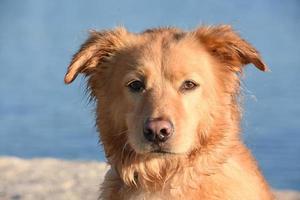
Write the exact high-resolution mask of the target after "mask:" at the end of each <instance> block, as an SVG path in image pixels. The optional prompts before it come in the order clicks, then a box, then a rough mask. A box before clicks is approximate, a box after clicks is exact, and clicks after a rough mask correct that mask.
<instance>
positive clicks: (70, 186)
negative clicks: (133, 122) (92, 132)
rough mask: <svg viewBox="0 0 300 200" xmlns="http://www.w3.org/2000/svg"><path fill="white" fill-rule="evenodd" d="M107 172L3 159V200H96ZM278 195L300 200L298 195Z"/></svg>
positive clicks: (87, 164)
mask: <svg viewBox="0 0 300 200" xmlns="http://www.w3.org/2000/svg"><path fill="white" fill-rule="evenodd" d="M107 169H108V166H107V165H106V164H105V163H100V162H96V161H65V160H58V159H52V158H41V159H30V160H26V159H20V158H16V157H0V200H19V199H20V200H21V199H22V200H48V199H49V200H50V199H51V200H77V199H81V200H82V199H84V200H96V199H97V197H98V193H99V186H100V183H101V182H102V181H103V176H104V174H105V172H106V171H107ZM275 194H276V196H277V198H278V199H279V200H300V192H296V191H275Z"/></svg>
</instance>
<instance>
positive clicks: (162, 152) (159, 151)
mask: <svg viewBox="0 0 300 200" xmlns="http://www.w3.org/2000/svg"><path fill="white" fill-rule="evenodd" d="M150 153H158V154H174V153H173V152H170V151H165V150H162V149H156V150H153V151H151V152H150Z"/></svg>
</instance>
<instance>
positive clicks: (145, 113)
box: [65, 25, 273, 200]
mask: <svg viewBox="0 0 300 200" xmlns="http://www.w3.org/2000/svg"><path fill="white" fill-rule="evenodd" d="M249 63H252V64H254V65H255V66H256V67H257V68H259V69H260V70H262V71H266V70H267V67H266V65H265V64H264V63H263V61H262V60H261V57H260V55H259V53H258V52H257V51H256V50H255V49H254V48H253V47H252V46H251V45H250V44H249V43H248V42H246V41H245V40H243V39H242V38H241V37H240V36H239V35H238V34H237V33H235V32H234V31H233V30H232V28H231V27H230V26H227V25H221V26H202V27H199V28H197V29H196V30H194V31H191V32H185V31H182V30H180V29H177V28H157V29H149V30H146V31H144V32H142V33H138V34H137V33H130V32H128V31H127V30H126V29H125V28H122V27H121V28H116V29H114V30H107V31H101V32H92V33H91V35H90V38H89V39H88V40H87V41H86V42H85V43H84V44H83V45H82V47H81V49H80V50H79V52H78V53H77V54H75V56H74V58H73V60H72V62H71V64H70V66H69V68H68V72H67V74H66V76H65V82H66V83H71V82H72V81H73V80H74V79H75V78H76V76H77V75H78V74H79V73H83V74H84V75H85V76H87V80H88V88H89V91H90V92H91V97H92V98H94V99H95V101H96V104H97V108H96V117H97V119H96V124H97V127H98V129H99V132H100V139H101V141H102V143H103V146H104V150H105V154H106V157H107V160H108V163H109V164H110V165H111V170H110V171H109V172H108V173H107V175H106V177H105V181H104V183H103V185H102V188H101V191H102V192H101V196H100V198H101V199H111V200H113V199H115V200H119V199H175V200H176V199H191V200H192V199H203V200H220V199H222V200H242V199H243V200H248V199H249V200H250V199H253V200H257V199H273V195H272V194H271V192H270V189H269V187H268V185H267V183H266V181H265V180H264V178H263V176H262V175H261V173H260V171H259V169H258V167H257V165H256V162H255V160H254V158H253V157H252V155H251V153H250V152H249V150H248V149H247V148H246V147H245V145H244V144H243V142H242V141H241V139H240V134H239V132H240V109H239V89H240V80H239V78H240V74H241V72H242V70H243V66H244V65H246V64H249ZM132 80H140V81H142V82H143V83H144V84H145V88H144V90H143V91H142V92H138V93H137V92H132V91H130V89H129V88H128V83H129V82H130V81H132ZM185 80H192V81H194V82H196V83H197V87H196V88H195V89H192V90H188V91H186V90H183V89H182V83H183V82H184V81H185ZM148 117H152V118H164V119H168V120H170V121H172V123H173V124H174V130H175V133H174V135H173V136H172V137H171V138H170V139H169V140H168V141H167V142H166V143H164V144H163V147H162V148H163V149H164V151H165V153H154V152H153V151H152V150H153V149H152V148H153V147H152V145H151V144H150V143H149V142H148V141H146V140H145V139H144V138H143V134H142V132H143V123H144V121H145V119H146V118H148Z"/></svg>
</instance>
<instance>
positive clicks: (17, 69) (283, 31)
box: [0, 0, 300, 190]
mask: <svg viewBox="0 0 300 200" xmlns="http://www.w3.org/2000/svg"><path fill="white" fill-rule="evenodd" d="M220 23H228V24H231V25H233V26H234V28H235V29H237V30H239V32H240V34H241V35H242V36H243V37H244V38H246V39H247V40H249V41H250V42H251V43H252V44H253V45H254V46H255V47H257V49H259V50H260V52H261V54H262V56H263V58H264V60H265V62H266V63H267V64H268V65H269V67H270V69H271V70H272V72H271V73H262V72H260V71H258V70H256V69H255V68H254V67H253V66H249V67H248V68H247V70H246V71H245V78H244V88H245V89H244V92H245V112H244V120H243V136H244V138H245V141H246V143H247V145H248V146H249V147H250V148H251V150H252V151H253V153H254V155H255V156H256V158H257V160H258V162H259V164H260V166H261V168H262V170H263V172H264V174H265V176H266V178H267V180H268V181H269V182H270V183H271V185H272V186H273V187H275V188H281V189H296V190H300V66H299V65H300V39H299V38H300V1H297V0H289V1H279V0H264V1H262V0H252V1H238V0H236V1H219V0H205V1H197V0H187V1H180V0H172V1H171V0H169V1H160V0H151V1H137V0H136V1H134V0H126V1H116V0H110V1H99V0H91V1H80V0H66V1H59V0H53V1H47V0H24V1H14V0H0V27H1V28H0V155H2V156H7V155H10V156H19V157H23V158H33V157H56V158H63V159H80V160H104V157H103V152H102V150H101V147H100V145H99V144H98V138H97V133H96V130H95V128H94V127H93V126H94V121H93V120H94V119H93V112H92V108H93V105H89V104H88V101H87V98H86V97H85V94H84V81H83V80H82V79H81V80H80V78H79V79H77V80H76V81H75V82H74V83H73V84H71V85H70V86H65V85H64V83H63V76H64V73H65V71H66V67H67V65H68V64H69V61H70V59H71V56H72V54H73V53H75V51H76V50H77V49H78V47H79V45H80V44H81V43H82V42H83V41H84V39H86V37H87V30H90V29H104V28H112V27H115V26H117V25H124V26H126V27H127V28H128V29H129V30H130V31H134V32H139V31H141V30H143V29H145V28H149V27H155V26H163V25H172V26H179V27H181V28H184V29H192V28H194V27H195V26H197V25H200V24H220Z"/></svg>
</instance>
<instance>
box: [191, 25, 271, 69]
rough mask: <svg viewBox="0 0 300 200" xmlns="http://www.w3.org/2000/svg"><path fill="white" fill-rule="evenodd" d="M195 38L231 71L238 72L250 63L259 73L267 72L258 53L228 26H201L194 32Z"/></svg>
mask: <svg viewBox="0 0 300 200" xmlns="http://www.w3.org/2000/svg"><path fill="white" fill-rule="evenodd" d="M196 36H197V38H199V39H200V41H201V43H202V44H204V46H205V48H206V49H207V50H208V51H209V52H210V53H211V54H212V55H213V56H215V57H217V58H218V59H219V60H220V61H221V62H222V63H225V64H226V65H228V66H229V67H230V68H231V70H234V71H237V72H240V71H242V66H244V65H247V64H250V63H252V64H254V65H255V66H256V67H257V68H258V69H260V70H261V71H267V70H268V68H267V66H266V65H265V64H264V62H263V61H262V59H261V57H260V54H259V53H258V51H257V50H256V49H255V48H254V47H253V46H251V45H250V44H249V43H248V42H247V41H245V40H244V39H242V38H241V37H240V36H239V35H238V34H237V33H236V32H235V31H233V29H232V28H231V26H229V25H220V26H203V27H200V28H198V29H197V30H196Z"/></svg>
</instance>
